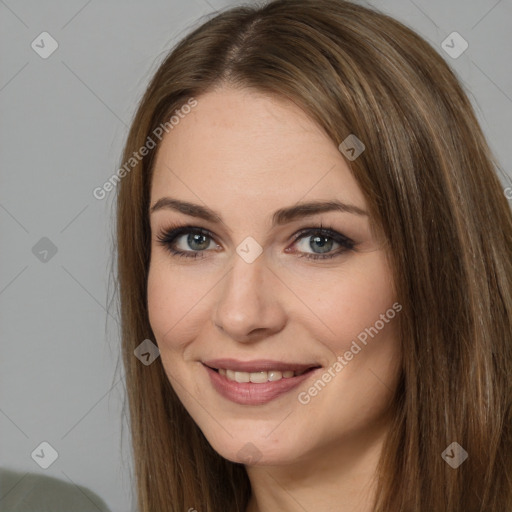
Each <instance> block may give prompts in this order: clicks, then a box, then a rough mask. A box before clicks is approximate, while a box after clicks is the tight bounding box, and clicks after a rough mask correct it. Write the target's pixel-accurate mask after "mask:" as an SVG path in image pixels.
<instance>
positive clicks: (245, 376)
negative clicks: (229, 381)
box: [235, 372, 250, 382]
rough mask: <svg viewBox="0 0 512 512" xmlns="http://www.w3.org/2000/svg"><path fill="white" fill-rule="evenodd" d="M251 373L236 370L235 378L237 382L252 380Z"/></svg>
mask: <svg viewBox="0 0 512 512" xmlns="http://www.w3.org/2000/svg"><path fill="white" fill-rule="evenodd" d="M249 376H250V373H247V372H235V380H236V381H237V382H250V377H249Z"/></svg>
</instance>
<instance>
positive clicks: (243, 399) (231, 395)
mask: <svg viewBox="0 0 512 512" xmlns="http://www.w3.org/2000/svg"><path fill="white" fill-rule="evenodd" d="M233 361H234V360H232V359H229V360H228V359H223V360H216V361H215V364H213V363H214V362H213V361H207V362H204V363H203V367H204V368H205V370H206V372H207V373H208V376H209V377H210V381H211V383H212V385H213V387H214V389H215V390H216V391H217V392H218V393H219V394H220V395H221V396H223V397H224V398H226V399H228V400H230V401H231V402H235V403H237V404H240V405H263V404H266V403H268V402H270V401H272V400H274V399H276V398H278V397H280V396H282V395H284V394H285V393H288V392H289V391H291V390H292V389H294V388H296V387H297V386H299V385H300V384H301V383H302V382H304V381H305V380H306V379H309V378H310V377H311V376H312V375H314V374H315V373H316V372H317V370H320V369H321V368H316V367H315V368H313V366H316V365H304V364H302V365H296V364H291V363H278V362H276V361H268V360H266V361H262V360H260V361H250V362H242V361H237V362H236V364H234V363H233ZM219 362H220V363H221V364H219ZM270 363H271V364H270ZM217 364H219V366H216V365H217ZM226 366H227V368H228V369H232V370H233V371H244V372H251V371H254V372H256V371H265V369H266V370H278V371H286V370H296V371H301V370H307V369H308V368H311V370H309V371H307V372H306V373H303V374H302V375H298V376H296V377H289V378H282V379H281V380H277V381H272V382H265V383H262V384H256V383H253V382H235V381H232V380H229V379H228V378H227V377H226V376H224V375H221V374H220V373H218V372H216V371H215V370H213V369H212V368H226Z"/></svg>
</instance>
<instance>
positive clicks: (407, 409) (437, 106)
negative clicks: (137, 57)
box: [117, 0, 512, 512]
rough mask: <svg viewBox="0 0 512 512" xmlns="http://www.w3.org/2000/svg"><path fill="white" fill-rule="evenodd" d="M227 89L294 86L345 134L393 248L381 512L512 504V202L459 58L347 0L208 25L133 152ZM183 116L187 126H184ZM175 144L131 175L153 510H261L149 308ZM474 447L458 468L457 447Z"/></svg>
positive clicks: (123, 219)
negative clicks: (180, 391) (155, 345)
mask: <svg viewBox="0 0 512 512" xmlns="http://www.w3.org/2000/svg"><path fill="white" fill-rule="evenodd" d="M223 84H230V85H235V86H239V87H243V88H249V89H251V88H252V89H253V90H257V91H260V92H265V93H268V94H273V95H278V96H280V97H285V98H287V99H289V100H290V101H293V102H294V103H295V104H297V105H299V106H300V107H301V108H302V109H303V110H304V111H305V112H306V113H307V114H308V115H309V116H310V117H311V118H312V119H314V120H315V121H316V122H317V123H318V124H319V125H320V126H321V127H322V128H323V129H324V130H325V132H326V133H327V134H328V135H329V137H330V138H331V139H332V141H333V143H334V144H336V145H339V144H340V142H341V141H343V140H344V139H345V138H346V137H347V136H348V135H349V134H355V135H356V136H357V137H358V138H359V139H360V140H361V141H363V143H364V144H365V146H366V150H365V151H364V152H363V153H362V154H361V156H360V157H359V158H357V160H354V161H352V162H349V165H350V166H351V169H352V172H353V174H354V176H355V178H356V180H357V181H358V183H359V186H360V187H361V189H362V191H363V193H364V195H365V198H366V201H367V203H368V206H369V209H370V214H371V218H372V219H373V220H374V221H375V222H376V224H377V225H378V226H379V228H380V229H381V231H382V233H383V235H384V236H385V238H386V241H387V243H388V244H389V248H390V251H391V255H392V257H391V259H392V270H393V274H394V281H395V286H396V290H397V300H398V301H399V302H400V304H402V306H403V310H402V312H401V314H400V318H399V332H400V343H401V344H402V349H403V350H402V352H403V361H402V370H401V376H400V383H399V386H398V389H397V391H396V395H395V397H394V402H393V403H394V407H395V411H396V413H395V415H394V424H393V426H392V428H391V429H390V432H389V435H388V438H387V440H386V443H385V445H384V449H383V452H382V457H381V460H380V463H379V467H378V477H379V479H378V482H379V488H378V490H377V494H376V502H375V507H374V510H375V511H376V512H389V511H391V510H392V511H393V512H409V511H429V512H430V511H436V512H472V511H481V512H483V511H485V512H505V511H510V510H512V474H511V473H512V429H511V424H512V386H511V374H512V215H511V211H510V207H509V204H508V202H507V200H506V198H505V196H504V193H503V189H502V186H501V185H500V182H499V180H498V178H497V175H496V169H498V168H499V167H498V165H499V164H498V163H497V162H496V160H495V158H494V157H493V155H492V154H491V151H490V150H489V147H488V145H487V143H486V141H485V139H484V136H483V134H482V131H481V129H480V127H479V125H478V121H477V119H476V117H475V114H474V111H473V108H472V106H471V104H470V102H469V100H468V98H467V96H466V94H465V92H464V91H463V89H462V88H461V85H460V84H459V82H458V80H457V78H456V76H455V75H454V73H453V72H452V71H451V70H450V68H449V66H448V65H447V64H446V63H445V61H444V60H443V58H442V57H441V56H440V55H439V54H438V53H437V52H436V51H435V50H434V49H433V48H432V47H431V46H430V45H429V44H428V43H427V42H425V41H424V40H423V39H422V38H421V37H419V36H418V35H416V34H415V33H414V32H412V31H411V30H410V29H408V28H407V27H405V26H404V25H402V24H401V23H399V22H397V21H395V20H393V19H392V18H389V17H388V16H385V15H383V14H381V13H379V12H377V11H373V10H370V9H367V8H364V7H361V6H358V5H355V4H352V3H350V2H347V1H343V0H277V1H273V2H270V3H268V4H267V5H263V6H256V7H237V8H233V9H230V10H227V11H225V12H222V13H220V14H217V15H215V16H214V17H213V18H212V19H210V20H208V21H207V22H205V23H203V24H202V25H201V26H199V27H198V28H196V29H195V30H194V31H193V32H191V33H190V34H189V35H188V36H187V37H185V38H184V39H183V40H182V41H181V42H180V43H179V44H178V45H177V47H176V48H175V49H174V50H173V51H172V52H171V53H170V54H169V55H168V56H167V58H166V59H165V60H164V61H163V63H162V64H161V65H160V67H159V69H158V71H157V72H156V74H155V76H154V77H153V79H152V81H151V83H150V85H149V87H148V89H147V91H146V93H145V95H144V97H143V98H142V100H141V102H140V105H139V108H138V111H137V113H136V115H135V118H134V120H133V123H132V126H131V130H130V133H129V136H128V139H127V143H126V147H125V151H124V156H123V162H126V161H128V160H129V159H130V157H132V155H133V153H134V152H136V151H138V150H139V148H141V147H142V146H143V145H144V144H145V143H146V141H147V140H148V137H149V136H151V134H153V133H154V130H155V129H157V128H158V126H159V125H160V124H161V123H165V122H166V121H168V120H169V118H170V116H171V115H172V113H173V112H175V111H176V110H178V109H180V107H182V105H184V104H185V103H186V102H187V101H189V100H190V98H195V99H196V100H197V101H198V102H199V104H200V102H201V95H202V94H203V93H205V92H207V91H211V90H212V89H214V88H216V87H220V86H222V85H223ZM177 129H179V128H177ZM158 147H159V145H158V143H157V144H156V147H155V148H153V149H151V150H149V151H148V154H147V155H145V156H144V157H143V158H140V161H137V162H136V164H134V165H133V169H131V170H130V171H129V172H125V173H124V176H123V177H122V179H120V181H119V183H118V184H117V191H118V197H117V265H118V269H117V272H118V284H119V293H120V305H121V322H122V346H123V362H124V367H125V371H126V382H127V389H128V401H129V411H130V422H131V436H132V441H133V456H134V466H135V475H136V480H137V490H138V500H139V507H140V511H141V512H163V511H172V512H175V511H176V512H177V511H179V512H183V511H185V510H188V509H189V508H195V509H197V510H198V511H199V512H235V511H237V512H238V511H242V512H243V511H245V507H246V505H247V502H248V498H249V495H250V484H249V480H248V477H247V474H246V471H245V468H244V466H243V465H241V464H235V463H232V462H230V461H227V460H225V459H223V458H222V457H221V456H220V455H218V454H217V453H216V452H215V451H214V450H213V449H212V448H211V446H210V445H209V444H208V442H207V441H206V439H205V437H204V436H203V434H202V432H201V431H200V429H199V428H198V427H197V425H196V424H195V423H194V421H193V420H192V419H191V417H190V416H189V414H188V413H187V411H186V410H185V409H184V407H183V406H182V404H181V402H180V401H179V399H178V398H177V396H176V394H175V393H174V391H173V389H172V387H171V385H170V384H169V381H168V379H167V377H166V375H165V372H164V370H163V367H162V364H161V362H160V359H157V360H156V361H155V362H154V363H153V364H151V365H149V366H145V365H143V364H141V363H140V361H139V360H138V359H137V358H136V357H134V349H135V348H136V347H137V346H138V345H139V344H140V343H141V342H142V341H143V340H144V339H146V338H149V339H153V340H154V339H155V338H154V336H153V333H152V330H151V327H150V324H149V321H148V310H147V296H146V284H147V275H148V267H149V262H150V225H149V219H148V209H149V198H150V194H149V192H150V184H151V173H152V168H153V162H154V156H155V153H156V151H157V149H158ZM452 442H457V443H458V444H459V445H461V446H462V447H463V449H464V450H465V451H466V452H467V453H468V458H467V460H466V461H465V462H464V463H463V464H461V465H460V466H459V467H458V468H457V469H454V468H452V467H451V466H450V465H449V464H447V463H446V462H445V460H443V457H442V456H441V454H442V453H443V451H444V450H445V448H446V447H447V446H449V445H450V444H451V443H452Z"/></svg>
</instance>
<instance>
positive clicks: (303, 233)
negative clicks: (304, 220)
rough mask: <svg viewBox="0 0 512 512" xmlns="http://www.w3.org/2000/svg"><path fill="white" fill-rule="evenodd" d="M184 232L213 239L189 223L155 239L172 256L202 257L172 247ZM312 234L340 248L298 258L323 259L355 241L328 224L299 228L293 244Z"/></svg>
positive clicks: (172, 227)
mask: <svg viewBox="0 0 512 512" xmlns="http://www.w3.org/2000/svg"><path fill="white" fill-rule="evenodd" d="M184 234H197V235H203V236H206V237H208V238H210V239H212V240H214V238H215V237H214V236H213V234H212V233H211V232H210V231H208V230H207V229H204V228H200V227H198V226H190V225H186V226H183V225H171V226H169V227H168V228H166V229H162V231H160V233H159V234H158V235H157V237H156V238H157V241H158V243H159V244H160V245H162V246H163V247H164V248H165V249H166V250H168V251H169V252H170V253H171V254H172V255H173V256H178V257H184V258H193V259H196V258H198V257H200V258H203V257H204V256H199V254H200V253H204V252H206V250H202V251H180V250H178V249H174V247H173V245H174V243H175V240H176V239H177V238H178V237H179V236H180V235H184ZM313 235H321V236H324V237H327V238H331V239H332V240H334V241H335V242H337V243H338V244H340V245H341V248H340V249H338V250H337V251H335V252H333V253H331V254H326V255H321V254H314V253H312V254H310V253H302V254H301V255H300V256H298V257H299V258H307V259H310V260H325V259H330V258H334V257H335V256H339V255H341V254H343V253H344V252H346V251H350V250H352V249H354V246H355V243H354V241H353V240H351V239H350V238H348V237H346V236H345V235H343V234H341V233H338V232H337V231H335V230H334V229H333V228H332V227H330V226H322V224H320V227H315V228H306V229H302V230H300V231H299V232H298V233H296V234H295V235H294V240H293V244H295V243H297V241H299V240H300V239H301V238H307V236H310V237H311V236H313ZM313 254H314V255H313Z"/></svg>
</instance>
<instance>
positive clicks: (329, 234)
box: [286, 226, 355, 260]
mask: <svg viewBox="0 0 512 512" xmlns="http://www.w3.org/2000/svg"><path fill="white" fill-rule="evenodd" d="M297 241H299V243H298V244H297ZM305 242H307V243H305ZM336 244H337V245H338V249H337V250H335V251H334V252H332V250H333V245H336ZM294 245H298V247H299V250H298V252H299V255H298V257H299V258H309V259H312V260H323V259H329V258H334V257H335V256H339V255H341V254H343V253H345V252H347V251H350V250H352V249H354V246H355V243H354V241H353V240H351V239H350V238H348V237H346V236H345V235H343V234H341V233H338V232H337V231H335V230H334V229H333V228H330V227H322V226H320V227H319V228H308V229H306V230H302V231H300V232H299V233H298V234H297V235H296V237H295V243H294ZM307 249H311V250H313V253H308V252H306V250H307ZM317 250H318V252H315V251H317ZM286 251H287V252H296V251H291V250H289V249H287V250H286Z"/></svg>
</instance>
